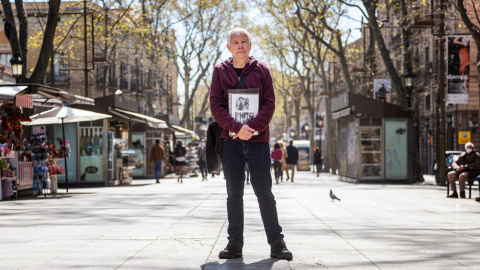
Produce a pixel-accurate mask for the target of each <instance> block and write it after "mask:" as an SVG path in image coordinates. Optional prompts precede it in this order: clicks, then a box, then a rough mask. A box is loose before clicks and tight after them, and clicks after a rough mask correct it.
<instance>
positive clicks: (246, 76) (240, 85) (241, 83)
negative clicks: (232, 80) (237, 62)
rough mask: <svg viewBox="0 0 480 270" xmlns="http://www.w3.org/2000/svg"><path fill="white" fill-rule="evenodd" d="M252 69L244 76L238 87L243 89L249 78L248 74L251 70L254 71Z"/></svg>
mask: <svg viewBox="0 0 480 270" xmlns="http://www.w3.org/2000/svg"><path fill="white" fill-rule="evenodd" d="M252 70H253V69H252ZM252 70H250V71H249V72H248V73H247V74H245V76H243V78H242V79H241V80H240V82H239V83H238V85H237V89H242V87H243V84H244V83H245V81H246V80H247V78H248V75H250V72H252Z"/></svg>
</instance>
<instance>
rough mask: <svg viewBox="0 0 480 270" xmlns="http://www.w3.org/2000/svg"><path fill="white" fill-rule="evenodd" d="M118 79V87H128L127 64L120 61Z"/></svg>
mask: <svg viewBox="0 0 480 270" xmlns="http://www.w3.org/2000/svg"><path fill="white" fill-rule="evenodd" d="M120 72H121V73H120V80H121V85H120V87H121V88H122V89H125V90H126V89H128V79H127V64H125V63H123V62H122V63H121V64H120Z"/></svg>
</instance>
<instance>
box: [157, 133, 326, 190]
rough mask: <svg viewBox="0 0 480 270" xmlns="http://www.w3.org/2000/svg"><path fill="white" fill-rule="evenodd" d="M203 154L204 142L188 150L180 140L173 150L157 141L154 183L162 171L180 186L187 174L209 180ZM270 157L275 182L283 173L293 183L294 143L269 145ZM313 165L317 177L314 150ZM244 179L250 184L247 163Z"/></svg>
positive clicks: (318, 156) (318, 155)
mask: <svg viewBox="0 0 480 270" xmlns="http://www.w3.org/2000/svg"><path fill="white" fill-rule="evenodd" d="M206 153H207V150H206V141H205V140H204V139H202V140H201V141H200V142H191V143H188V144H187V147H184V146H183V143H182V142H181V141H177V142H176V143H175V147H174V149H173V151H172V149H171V147H170V142H168V141H167V142H165V144H164V147H161V146H160V142H159V140H156V144H155V146H154V147H153V148H152V150H151V155H150V163H151V166H152V167H155V179H156V181H157V183H159V182H160V178H161V175H162V172H163V174H164V175H167V174H171V173H175V175H177V182H179V183H183V178H184V177H186V176H187V175H188V174H190V176H191V177H196V176H198V173H200V176H201V177H202V181H206V180H208V170H207V158H206ZM270 157H271V159H272V166H271V170H272V172H273V174H274V176H275V181H276V183H277V184H279V183H280V182H283V180H284V172H285V181H289V180H290V181H291V182H294V177H295V170H296V167H297V162H298V149H297V148H296V147H295V146H294V145H293V141H289V142H288V146H286V147H285V143H284V142H283V141H282V140H279V141H277V142H276V143H274V144H273V145H271V148H270ZM312 166H313V171H316V173H317V177H318V176H319V173H320V172H321V171H322V166H323V157H322V156H321V153H320V152H319V150H318V149H314V152H313V160H312ZM160 168H161V170H162V171H161V170H160ZM212 176H213V175H212ZM245 180H246V184H247V185H249V184H250V170H249V168H248V164H247V163H245Z"/></svg>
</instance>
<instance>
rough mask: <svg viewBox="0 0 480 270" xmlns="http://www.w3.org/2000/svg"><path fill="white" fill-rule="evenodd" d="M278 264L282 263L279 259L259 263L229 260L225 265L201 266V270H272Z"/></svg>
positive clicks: (216, 263) (239, 259)
mask: <svg viewBox="0 0 480 270" xmlns="http://www.w3.org/2000/svg"><path fill="white" fill-rule="evenodd" d="M277 262H280V260H279V259H272V258H269V259H263V260H261V261H258V262H253V263H245V262H244V261H243V258H237V259H228V260H225V262H224V263H219V262H209V263H206V264H203V265H201V266H200V269H201V270H211V269H215V270H216V269H221V270H228V269H235V270H239V269H272V268H273V265H274V264H275V263H277Z"/></svg>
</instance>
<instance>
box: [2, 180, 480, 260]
mask: <svg viewBox="0 0 480 270" xmlns="http://www.w3.org/2000/svg"><path fill="white" fill-rule="evenodd" d="M427 180H428V179H427ZM154 182H155V180H136V181H134V184H133V185H131V186H119V187H108V188H81V189H78V188H76V189H70V192H69V193H68V194H67V193H65V190H62V189H60V192H61V193H60V194H58V195H56V196H54V197H47V198H31V197H25V198H21V199H19V200H10V201H1V202H0V232H1V237H0V269H317V268H318V269H322V268H330V269H480V256H479V254H480V253H479V246H480V230H479V229H480V203H477V202H475V201H474V200H473V199H447V198H445V195H446V188H445V187H438V186H436V185H434V184H432V183H433V181H432V180H431V179H429V180H428V181H427V182H426V183H422V184H418V185H380V184H378V185H377V184H350V183H344V182H338V181H337V180H336V177H335V176H333V175H330V174H322V175H321V176H320V177H319V178H317V177H316V176H315V174H313V173H311V172H297V175H296V178H295V182H294V183H291V182H287V183H286V182H283V183H280V184H279V185H275V184H274V185H273V191H274V194H275V196H276V200H277V208H278V213H279V219H280V224H281V226H282V227H283V233H284V235H285V241H286V243H287V247H288V248H289V249H290V250H291V251H292V252H293V256H294V258H293V260H292V261H290V262H288V261H281V260H277V259H270V257H269V255H270V249H269V246H268V244H267V242H266V236H265V233H264V229H263V225H262V222H261V219H260V214H259V210H258V204H257V201H256V198H255V196H254V194H253V190H252V188H251V186H246V188H245V200H244V201H245V245H244V249H243V258H239V259H232V260H220V259H218V252H220V250H222V249H223V248H224V247H225V246H226V244H227V233H226V228H227V225H228V224H227V221H226V192H225V180H224V179H223V177H220V176H217V177H215V178H213V179H212V178H209V179H208V181H206V182H202V181H201V179H200V178H198V177H196V178H186V179H184V183H183V184H181V183H177V180H176V178H169V179H162V181H161V184H155V183H154ZM330 189H332V190H333V192H334V193H335V194H336V195H337V196H338V197H339V198H340V199H341V201H340V202H339V201H335V202H332V201H331V199H330V197H329V190H330ZM472 193H473V194H472V195H474V196H478V188H477V187H475V189H474V190H473V192H472Z"/></svg>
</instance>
